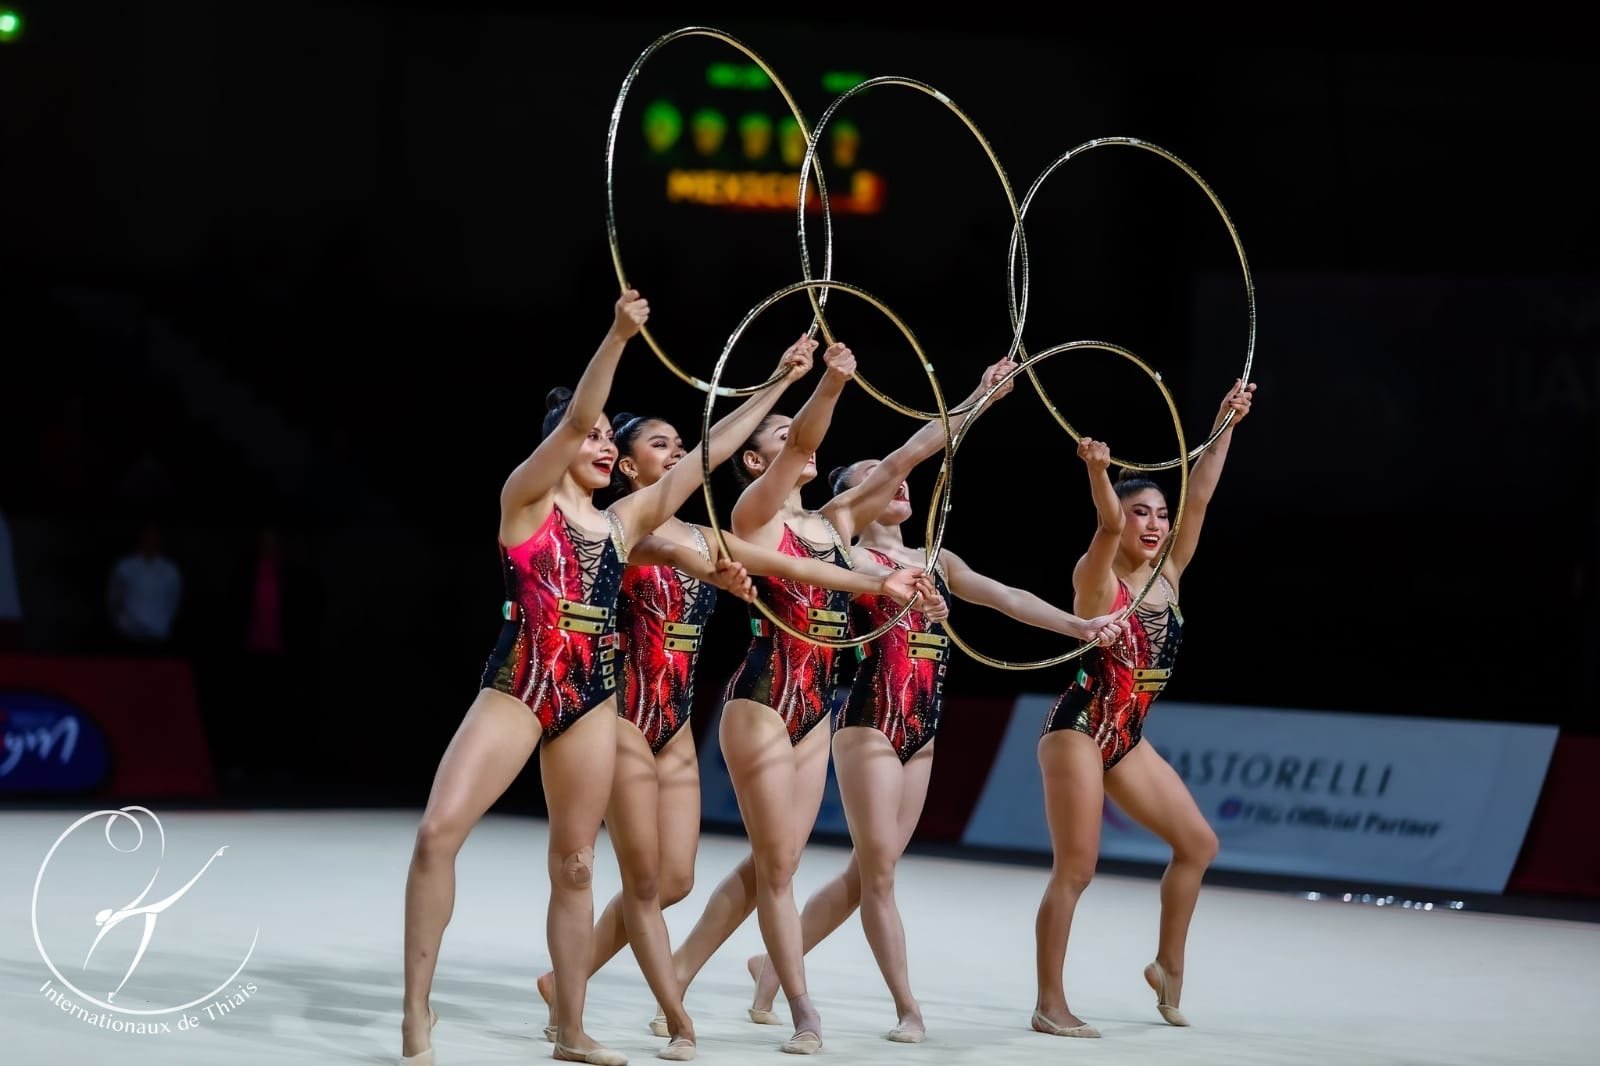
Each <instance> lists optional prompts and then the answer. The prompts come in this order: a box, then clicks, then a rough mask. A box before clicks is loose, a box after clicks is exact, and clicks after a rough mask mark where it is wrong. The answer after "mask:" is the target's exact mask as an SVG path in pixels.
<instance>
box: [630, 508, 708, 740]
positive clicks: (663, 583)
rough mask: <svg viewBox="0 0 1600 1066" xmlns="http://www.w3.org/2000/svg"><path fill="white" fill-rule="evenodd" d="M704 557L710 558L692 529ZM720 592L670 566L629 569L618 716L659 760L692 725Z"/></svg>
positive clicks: (702, 539)
mask: <svg viewBox="0 0 1600 1066" xmlns="http://www.w3.org/2000/svg"><path fill="white" fill-rule="evenodd" d="M689 529H690V530H691V531H692V532H693V533H694V537H695V540H696V541H698V542H699V548H700V554H701V555H703V556H705V557H706V558H707V559H710V558H711V548H710V546H708V545H707V544H706V538H705V536H704V534H702V533H701V532H700V530H699V529H698V528H696V527H694V526H690V527H689ZM716 602H717V590H716V589H715V588H714V587H712V586H711V585H707V584H704V583H703V582H701V581H698V580H696V579H695V578H692V577H690V576H689V575H688V574H684V573H681V572H679V571H677V570H674V569H673V568H672V567H670V566H630V567H629V568H628V569H627V571H626V572H625V573H624V574H623V576H622V591H621V592H620V593H619V594H618V596H617V627H618V631H619V632H620V633H621V634H622V701H621V702H620V703H619V704H618V705H617V713H618V714H619V715H621V716H622V717H623V718H625V719H627V720H628V721H629V722H632V723H633V724H634V725H635V726H637V727H638V729H639V732H641V733H643V734H644V738H645V740H647V741H649V742H650V750H651V751H652V752H655V753H656V754H658V755H659V754H660V753H661V749H662V748H664V747H666V746H667V741H669V740H671V739H672V738H673V737H675V736H677V735H678V730H680V729H682V728H683V727H684V725H685V724H686V723H687V722H688V721H689V711H690V707H691V705H692V704H693V701H694V663H695V658H696V657H697V656H698V654H699V651H700V638H701V634H702V633H703V632H704V631H705V625H706V620H707V619H709V618H710V617H711V608H712V607H713V606H714V605H715V604H716Z"/></svg>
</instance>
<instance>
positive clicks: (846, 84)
mask: <svg viewBox="0 0 1600 1066" xmlns="http://www.w3.org/2000/svg"><path fill="white" fill-rule="evenodd" d="M866 80H867V76H866V75H865V74H857V73H856V72H855V71H853V70H828V71H824V72H823V74H822V87H823V88H824V89H826V90H828V91H829V92H830V93H842V92H848V91H849V90H851V89H854V88H855V87H856V86H857V85H860V84H861V83H862V82H864V81H866Z"/></svg>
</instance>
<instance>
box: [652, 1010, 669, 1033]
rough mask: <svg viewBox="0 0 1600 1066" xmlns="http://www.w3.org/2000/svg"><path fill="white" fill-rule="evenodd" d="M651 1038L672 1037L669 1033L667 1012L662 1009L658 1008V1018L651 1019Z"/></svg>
mask: <svg viewBox="0 0 1600 1066" xmlns="http://www.w3.org/2000/svg"><path fill="white" fill-rule="evenodd" d="M650 1035H651V1036H671V1035H672V1034H671V1033H670V1032H668V1031H667V1012H666V1011H664V1010H662V1009H661V1008H660V1007H657V1008H656V1016H655V1017H654V1018H651V1019H650Z"/></svg>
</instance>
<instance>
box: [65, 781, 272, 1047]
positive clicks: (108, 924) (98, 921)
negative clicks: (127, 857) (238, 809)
mask: <svg viewBox="0 0 1600 1066" xmlns="http://www.w3.org/2000/svg"><path fill="white" fill-rule="evenodd" d="M130 812H135V813H130ZM140 814H142V815H148V816H149V818H150V821H151V822H152V823H154V825H155V830H156V838H157V840H158V841H159V843H160V852H161V854H160V856H159V858H162V859H164V858H165V857H166V852H167V835H166V831H165V830H164V829H162V827H161V819H159V818H157V817H156V816H155V814H154V813H153V812H152V811H150V810H149V809H148V808H145V807H137V806H134V807H124V808H122V809H121V810H117V811H111V810H105V811H95V812H94V813H93V814H86V815H84V816H83V817H82V818H79V819H78V820H77V821H76V822H73V823H72V825H70V826H68V827H67V829H66V831H65V832H63V833H62V834H61V835H60V836H59V837H57V838H56V842H55V843H54V844H52V845H51V847H50V850H49V852H48V853H46V855H45V857H44V862H42V863H40V864H39V874H38V876H37V877H36V878H35V879H34V882H33V942H34V945H35V946H36V947H37V948H38V949H39V956H40V958H42V959H44V962H45V965H46V966H48V967H50V972H51V973H52V974H54V975H55V977H56V980H58V981H60V982H61V984H62V985H63V986H65V987H66V988H68V989H71V990H72V991H73V992H75V993H76V994H77V995H78V997H79V998H80V999H82V1000H84V1001H86V1002H88V1003H93V1004H95V1005H96V1006H99V1007H103V1008H105V1009H106V1010H112V1011H117V1012H119V1013H122V1014H140V1015H150V1014H170V1013H172V1012H174V1011H180V1010H187V1009H188V1008H190V1007H193V1006H195V1005H196V1004H199V1003H204V1002H206V1001H208V1000H214V999H216V998H217V997H218V995H219V994H220V993H221V992H222V991H223V990H224V989H226V988H227V987H228V986H229V985H230V984H232V983H233V980H234V978H236V977H238V976H239V974H240V972H241V971H242V970H243V969H244V968H245V964H246V963H248V962H249V961H250V956H251V954H252V953H254V951H255V949H256V939H257V938H258V937H259V936H260V933H261V930H260V929H257V930H256V931H255V933H254V934H252V935H251V938H250V947H249V948H248V949H247V950H246V951H245V953H244V958H243V959H242V960H240V962H239V965H238V966H237V967H236V968H235V969H234V971H233V972H232V973H231V974H229V975H228V977H227V979H226V980H224V981H223V982H222V983H221V984H219V985H217V986H216V987H215V988H213V989H212V990H211V991H209V992H207V993H205V994H204V995H201V996H197V997H196V998H194V999H192V1000H190V1001H189V1002H187V1003H179V1004H175V1005H173V1006H170V1007H159V1008H156V1009H153V1010H132V1009H129V1008H127V1007H119V1006H117V1005H116V1004H115V1003H114V1002H112V1001H113V1000H115V999H116V997H117V994H118V993H120V992H121V991H122V989H123V986H124V985H126V984H127V983H128V980H129V978H131V977H132V976H133V972H134V970H136V969H138V967H139V963H140V962H141V961H143V959H144V957H145V951H146V950H147V949H148V948H149V947H150V939H151V937H153V936H154V935H155V931H156V923H157V920H158V919H159V918H160V917H161V915H162V914H163V913H164V912H165V911H166V910H167V909H168V908H170V907H171V906H172V905H173V904H174V903H176V902H178V900H180V899H182V898H183V897H184V895H185V894H186V893H187V892H188V891H189V890H190V889H192V888H193V887H194V886H195V883H196V882H198V881H199V880H200V878H201V877H202V876H203V875H204V874H205V872H206V871H207V870H209V869H210V868H211V864H212V863H214V862H216V861H217V860H218V859H219V858H221V857H222V855H223V853H224V852H226V851H227V850H228V845H226V844H224V845H223V846H222V847H220V848H218V849H217V850H216V851H215V852H213V853H212V855H211V858H209V859H207V860H206V862H205V865H204V866H202V867H200V869H199V870H198V871H197V872H196V873H195V875H194V876H193V877H191V878H189V880H188V882H187V883H186V884H184V885H183V887H181V888H179V889H178V890H177V891H175V892H172V893H170V894H168V895H167V896H166V897H164V898H162V899H159V900H156V901H155V902H154V903H145V902H144V899H145V897H146V896H148V895H149V894H150V891H151V889H153V888H155V884H156V881H157V880H158V879H159V878H160V876H161V866H160V864H159V862H158V863H157V865H156V871H155V873H154V874H152V875H151V877H150V882H149V883H148V884H146V885H145V886H144V890H143V891H142V892H140V893H139V894H138V895H137V896H135V897H134V898H133V899H132V900H131V901H129V902H128V903H127V904H125V905H123V906H121V907H117V908H111V907H107V908H104V909H102V910H101V911H99V912H98V913H96V914H95V916H94V924H95V925H96V926H98V927H99V930H100V931H99V932H98V933H96V934H95V937H94V942H93V943H92V944H90V945H89V950H88V952H87V954H85V955H84V958H83V969H84V971H85V972H87V971H88V968H89V961H90V960H91V959H92V958H93V957H94V953H95V950H96V949H97V948H99V947H100V943H101V941H103V940H105V938H106V935H107V934H108V933H110V932H111V931H112V930H113V929H115V928H116V927H117V926H119V925H121V924H122V923H123V922H125V921H127V920H128V919H130V918H143V919H144V921H143V923H142V924H143V927H144V928H143V931H142V933H141V934H140V937H139V946H138V949H137V950H136V951H135V952H134V955H133V961H132V962H131V963H130V964H129V965H128V969H127V972H126V973H124V974H123V975H122V980H121V981H119V982H118V983H117V987H116V988H114V989H112V990H111V991H110V992H108V993H106V997H105V999H104V1000H103V1001H102V1000H100V999H97V998H95V997H94V996H91V995H89V994H88V993H87V992H85V991H83V989H81V988H79V987H78V986H77V985H74V984H73V983H72V982H71V981H69V980H67V978H66V977H65V976H63V975H62V973H61V971H60V970H59V969H57V968H56V965H55V963H54V962H52V961H51V959H50V955H49V953H48V952H46V951H45V947H44V940H43V938H42V937H41V936H40V934H39V889H40V886H41V885H42V884H43V882H44V876H45V871H46V870H48V869H49V867H50V860H51V859H52V858H54V857H55V854H56V850H57V849H58V848H60V847H61V845H62V844H63V843H65V842H66V840H67V838H68V837H70V836H71V835H72V834H73V833H74V832H75V831H76V830H77V829H78V828H79V827H81V826H83V825H84V824H85V823H88V822H92V821H94V820H96V819H98V818H105V819H106V825H105V837H106V843H107V844H109V845H110V846H111V848H112V849H113V850H114V851H117V852H120V853H122V854H130V853H134V852H137V851H138V850H139V849H140V848H141V847H143V846H144V839H145V830H144V825H143V824H142V823H141V822H140V820H139V818H138V817H137V815H140ZM119 819H121V820H126V821H128V822H130V823H132V825H133V827H134V828H135V829H137V830H138V833H139V838H138V842H137V843H136V844H134V846H133V847H131V848H122V847H118V846H117V844H116V843H115V842H114V841H113V840H112V839H111V829H112V827H113V826H114V825H116V824H117V822H118V820H119Z"/></svg>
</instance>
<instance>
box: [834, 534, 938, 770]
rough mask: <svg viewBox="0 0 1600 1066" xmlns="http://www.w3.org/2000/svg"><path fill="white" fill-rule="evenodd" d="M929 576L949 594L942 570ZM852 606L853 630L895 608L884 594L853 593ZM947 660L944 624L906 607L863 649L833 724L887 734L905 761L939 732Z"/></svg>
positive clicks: (884, 560) (888, 561)
mask: <svg viewBox="0 0 1600 1066" xmlns="http://www.w3.org/2000/svg"><path fill="white" fill-rule="evenodd" d="M867 551H868V552H869V553H870V554H871V555H872V557H873V558H874V559H875V560H877V561H878V562H879V563H880V564H881V565H883V566H887V567H889V568H890V569H893V570H903V569H905V568H904V567H903V566H901V565H900V564H899V563H898V562H896V561H895V560H894V559H893V558H891V557H890V556H888V555H885V554H883V553H882V552H878V551H873V550H872V549H871V548H868V549H867ZM933 580H934V585H935V586H936V587H937V588H938V590H939V595H941V596H944V597H946V598H947V599H948V597H949V592H948V590H947V589H946V588H945V583H944V575H943V574H941V573H939V571H938V570H937V569H935V570H934V575H933ZM852 606H853V607H854V610H855V622H856V632H858V633H870V632H872V631H873V630H874V629H877V628H878V627H879V626H881V625H883V624H884V623H885V622H887V621H888V620H889V619H891V618H893V617H894V616H895V615H897V614H899V613H900V605H899V604H898V603H896V602H894V600H892V599H890V598H889V597H887V596H857V597H856V598H855V599H854V600H853V601H852ZM949 660H950V638H949V637H947V636H945V634H944V627H943V626H941V625H939V623H937V622H930V621H928V620H927V619H926V618H924V617H923V616H922V614H921V613H920V612H918V611H911V612H909V613H908V614H907V615H906V616H905V617H904V618H902V619H900V621H899V623H898V624H897V625H896V626H895V627H894V628H893V629H891V630H889V631H888V632H887V633H885V634H884V635H883V636H881V637H879V638H878V639H877V640H875V641H873V642H872V643H871V644H869V645H867V646H866V647H865V648H864V649H863V654H862V659H861V665H860V666H858V667H857V668H856V677H855V683H854V685H852V686H851V689H850V695H849V696H848V697H846V698H845V700H844V702H843V703H842V704H841V705H839V706H838V707H837V708H836V709H835V711H834V716H833V728H834V729H836V730H837V729H841V728H843V727H845V726H853V725H855V726H869V727H871V728H873V729H877V730H879V731H880V732H882V733H883V735H884V736H886V737H888V738H889V743H891V744H893V745H894V750H895V752H896V754H898V755H899V756H900V761H901V762H902V763H903V762H907V761H909V760H910V759H911V756H913V755H915V754H916V753H917V752H918V751H920V750H922V748H923V747H924V746H925V745H926V744H927V743H928V742H929V741H931V740H933V737H934V733H935V732H937V731H938V728H939V712H940V710H941V708H942V707H943V705H944V672H945V667H946V665H947V664H948V663H949Z"/></svg>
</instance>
